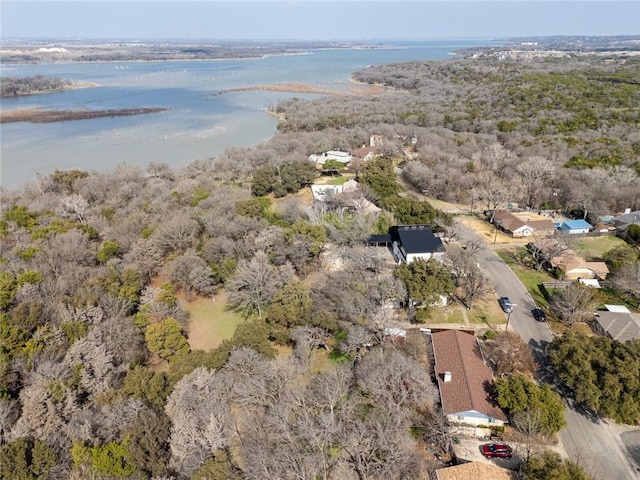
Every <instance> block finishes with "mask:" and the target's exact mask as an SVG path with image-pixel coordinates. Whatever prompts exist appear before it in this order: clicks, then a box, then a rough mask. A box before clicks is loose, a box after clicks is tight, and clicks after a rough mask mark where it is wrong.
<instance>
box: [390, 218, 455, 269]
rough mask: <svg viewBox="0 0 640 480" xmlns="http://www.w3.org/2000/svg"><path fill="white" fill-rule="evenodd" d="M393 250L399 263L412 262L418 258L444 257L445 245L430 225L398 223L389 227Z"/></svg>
mask: <svg viewBox="0 0 640 480" xmlns="http://www.w3.org/2000/svg"><path fill="white" fill-rule="evenodd" d="M389 235H390V237H391V251H392V252H393V256H394V257H395V260H396V262H397V263H411V262H413V261H414V260H415V259H417V258H422V259H424V260H429V259H430V258H435V259H438V260H440V259H442V257H443V256H444V245H443V243H442V240H441V239H440V238H439V237H436V236H435V235H434V234H433V230H431V227H429V226H428V225H397V226H395V227H391V228H390V229H389Z"/></svg>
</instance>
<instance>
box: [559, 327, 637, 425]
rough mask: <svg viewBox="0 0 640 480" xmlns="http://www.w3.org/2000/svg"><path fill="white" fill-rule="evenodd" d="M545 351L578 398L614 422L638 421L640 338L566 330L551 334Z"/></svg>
mask: <svg viewBox="0 0 640 480" xmlns="http://www.w3.org/2000/svg"><path fill="white" fill-rule="evenodd" d="M547 351H548V354H549V359H550V360H551V362H552V363H553V365H554V367H555V369H556V372H557V374H558V377H559V378H560V379H561V380H562V381H564V382H565V383H566V384H567V385H568V386H569V387H570V388H571V389H572V390H573V392H574V395H575V399H576V401H577V402H579V403H581V404H583V405H585V406H586V407H587V408H589V409H591V410H592V411H594V412H596V413H601V414H603V415H605V416H608V417H610V418H613V419H614V420H615V421H617V422H622V423H626V424H631V425H633V424H635V423H637V422H638V421H640V341H637V340H635V341H629V342H626V343H621V342H619V341H617V340H613V339H611V338H606V337H600V336H594V337H587V336H584V335H574V334H572V333H571V332H569V333H566V334H565V335H562V336H558V337H556V338H554V339H553V341H552V342H551V343H550V344H549V347H548V349H547Z"/></svg>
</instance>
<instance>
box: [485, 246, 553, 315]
mask: <svg viewBox="0 0 640 480" xmlns="http://www.w3.org/2000/svg"><path fill="white" fill-rule="evenodd" d="M496 253H497V254H498V255H499V256H500V258H502V260H504V261H505V263H506V264H507V265H509V268H511V270H513V273H515V274H516V276H517V277H518V278H519V279H520V281H521V282H522V284H523V285H524V286H525V288H526V289H527V290H528V291H529V293H530V294H531V297H532V298H533V299H534V300H535V302H536V303H537V304H538V305H542V306H543V307H548V306H549V302H548V301H547V299H546V298H545V297H544V295H543V294H542V292H541V291H540V287H539V285H541V284H542V283H543V282H553V281H554V280H555V278H553V277H552V276H551V275H549V274H548V273H547V272H545V271H542V270H534V269H532V268H528V267H525V266H523V265H519V264H517V263H515V262H514V261H513V257H512V256H511V252H509V251H508V250H496Z"/></svg>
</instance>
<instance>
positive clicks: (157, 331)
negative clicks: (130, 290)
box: [144, 317, 189, 362]
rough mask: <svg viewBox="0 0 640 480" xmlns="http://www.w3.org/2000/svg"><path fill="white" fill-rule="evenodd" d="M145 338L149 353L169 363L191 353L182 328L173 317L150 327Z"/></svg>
mask: <svg viewBox="0 0 640 480" xmlns="http://www.w3.org/2000/svg"><path fill="white" fill-rule="evenodd" d="M144 338H145V340H146V341H147V347H148V348H149V351H150V352H151V353H155V354H157V355H158V356H159V357H160V358H162V359H164V360H167V361H168V362H172V361H173V360H175V359H176V358H178V357H181V356H182V355H185V354H187V353H188V352H189V343H188V342H187V339H186V338H185V336H184V335H183V334H182V327H181V326H180V324H179V323H178V322H177V321H176V320H175V319H174V318H173V317H167V318H165V319H164V320H161V321H159V322H157V323H152V324H151V325H149V326H148V327H147V330H146V332H145V334H144Z"/></svg>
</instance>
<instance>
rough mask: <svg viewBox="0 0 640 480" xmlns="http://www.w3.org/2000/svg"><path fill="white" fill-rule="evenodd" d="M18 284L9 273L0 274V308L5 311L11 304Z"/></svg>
mask: <svg viewBox="0 0 640 480" xmlns="http://www.w3.org/2000/svg"><path fill="white" fill-rule="evenodd" d="M17 290H18V282H17V281H16V279H15V277H14V276H13V275H11V273H9V272H0V308H1V309H6V308H7V307H9V305H11V302H13V298H14V297H15V295H16V291H17Z"/></svg>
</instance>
